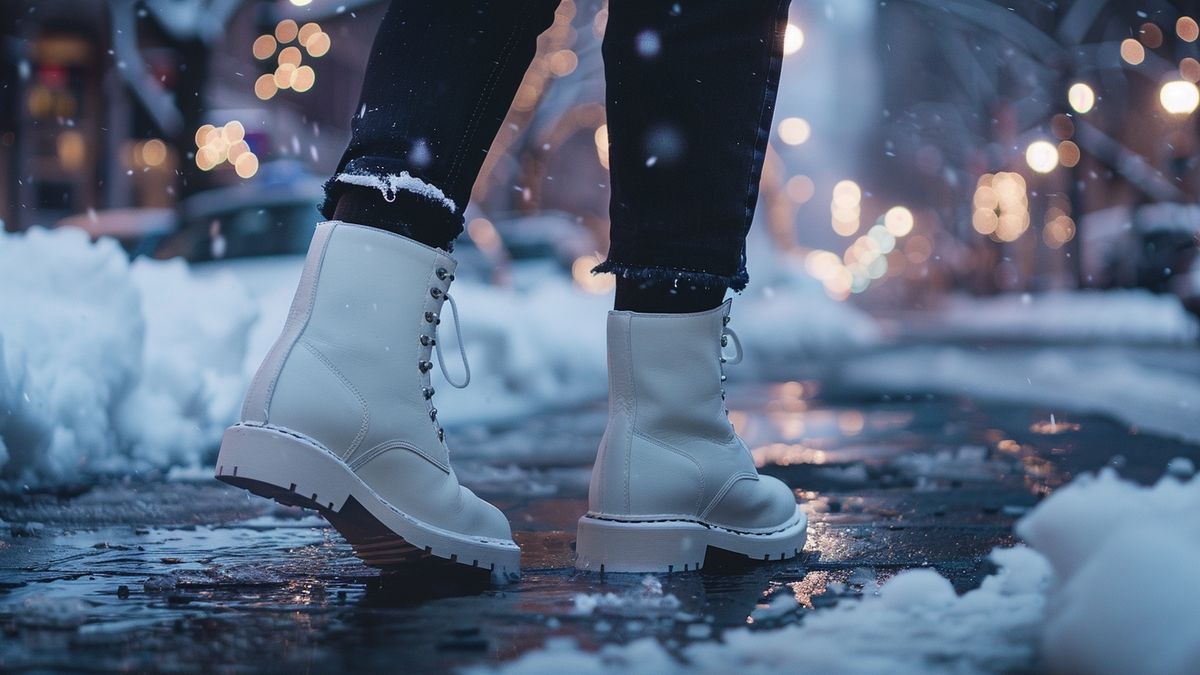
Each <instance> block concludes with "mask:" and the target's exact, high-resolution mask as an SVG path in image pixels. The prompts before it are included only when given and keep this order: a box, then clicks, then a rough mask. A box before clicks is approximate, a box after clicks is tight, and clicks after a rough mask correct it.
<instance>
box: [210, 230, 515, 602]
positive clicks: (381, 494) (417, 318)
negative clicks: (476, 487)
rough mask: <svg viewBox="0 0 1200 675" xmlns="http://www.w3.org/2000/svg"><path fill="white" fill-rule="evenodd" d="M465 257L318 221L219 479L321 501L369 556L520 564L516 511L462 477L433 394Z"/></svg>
mask: <svg viewBox="0 0 1200 675" xmlns="http://www.w3.org/2000/svg"><path fill="white" fill-rule="evenodd" d="M455 265H456V263H455V261H454V259H453V258H451V257H450V256H448V255H446V253H445V252H444V251H440V250H438V249H434V248H430V247H428V246H424V245H422V244H419V243H417V242H415V241H412V240H410V239H406V238H404V237H400V236H397V235H394V234H391V233H388V232H385V231H383V230H377V229H374V228H368V227H362V226H359V225H351V224H347V223H341V222H329V223H322V224H320V225H318V226H317V229H316V233H315V234H314V236H313V241H312V244H311V246H310V248H309V251H308V258H307V260H306V261H305V263H304V272H303V274H302V276H301V277H300V287H299V288H298V289H297V291H296V296H295V299H294V300H293V301H292V309H291V312H290V313H289V314H288V319H287V324H286V325H285V327H284V329H283V334H282V335H281V336H280V337H279V339H278V340H277V341H276V343H275V346H274V347H273V348H272V349H271V352H270V353H269V354H268V355H267V358H266V360H265V361H264V362H263V364H262V366H261V367H260V368H259V370H258V374H257V375H256V376H255V377H254V380H253V382H252V383H251V386H250V391H249V393H248V394H246V401H245V404H244V405H243V407H242V414H241V421H239V422H238V423H237V424H236V425H234V426H232V427H230V428H229V429H228V430H227V431H226V432H225V436H224V438H223V439H222V441H221V452H220V455H219V457H218V459H217V471H216V476H217V478H218V479H219V480H222V481H225V482H227V483H230V484H233V485H237V486H240V487H243V488H245V489H247V490H250V491H251V492H253V493H255V494H258V495H262V496H264V497H269V498H273V499H276V500H278V501H280V502H282V503H284V504H291V505H298V506H303V507H307V508H313V509H317V510H318V511H319V512H320V513H321V514H322V515H323V516H325V518H326V519H328V520H329V522H330V523H331V524H333V526H334V527H336V528H337V530H338V531H339V532H341V533H342V535H343V536H345V537H346V539H347V540H348V541H349V542H350V544H351V545H352V546H353V547H354V550H355V553H357V554H358V556H359V557H360V558H362V559H363V561H364V562H366V563H367V564H368V565H373V566H376V567H386V566H390V565H393V564H396V563H402V562H405V561H409V560H414V559H420V558H427V557H429V556H436V557H437V558H445V559H448V560H450V561H453V562H458V563H462V564H464V565H471V566H474V567H479V568H483V569H486V570H491V571H492V572H493V575H494V577H496V578H499V579H504V578H508V577H512V576H515V575H517V574H518V572H519V562H520V549H518V548H517V545H516V544H515V543H514V542H513V540H512V532H511V530H510V529H509V525H508V520H507V519H506V518H505V517H504V515H503V514H502V513H501V512H500V511H499V510H498V509H497V508H495V507H494V506H492V505H490V504H488V503H487V502H484V501H483V500H481V499H479V498H478V497H476V496H475V494H474V493H472V492H471V491H470V490H468V489H466V488H464V487H462V486H461V485H459V483H458V478H457V477H456V476H455V475H454V471H453V470H452V469H451V468H450V459H449V453H448V451H447V449H446V445H445V443H444V442H443V436H444V434H443V432H442V430H441V427H440V426H439V425H438V423H437V410H436V409H435V408H434V407H433V402H432V400H431V399H432V397H433V394H434V391H433V387H432V386H431V384H430V377H429V371H430V369H432V368H433V362H432V357H433V353H432V352H433V349H434V348H435V345H436V342H437V337H438V324H439V323H441V319H440V314H441V311H442V303H443V302H445V300H446V298H447V297H448V296H447V294H446V291H447V289H448V288H449V286H450V282H451V281H452V280H453V279H454V269H455ZM453 307H454V304H453V300H451V308H453ZM454 318H455V324H456V328H457V319H458V317H457V311H456V312H455V317H454ZM461 344H462V343H461V340H460V342H459V345H460V349H461ZM440 356H441V355H440V354H439V357H440ZM463 357H464V366H465V365H466V360H465V354H464V355H463ZM439 361H440V358H439ZM443 372H445V367H444V366H443ZM466 377H467V379H469V377H470V371H469V370H468V371H467V375H466ZM447 379H450V378H449V377H447ZM463 386H465V382H464V385H463Z"/></svg>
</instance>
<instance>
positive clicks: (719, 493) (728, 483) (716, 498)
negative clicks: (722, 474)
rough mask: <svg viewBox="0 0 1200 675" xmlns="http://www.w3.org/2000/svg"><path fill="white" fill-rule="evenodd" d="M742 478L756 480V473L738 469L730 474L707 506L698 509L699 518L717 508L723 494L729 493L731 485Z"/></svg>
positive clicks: (705, 516)
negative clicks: (738, 470) (700, 509)
mask: <svg viewBox="0 0 1200 675" xmlns="http://www.w3.org/2000/svg"><path fill="white" fill-rule="evenodd" d="M743 480H754V481H757V480H758V474H756V473H747V472H745V471H740V472H738V473H735V474H733V475H732V476H730V477H729V480H727V481H725V484H724V485H722V486H721V489H720V490H717V494H716V495H715V496H714V497H713V498H712V499H711V500H710V501H709V502H708V506H707V507H705V508H704V510H703V511H700V518H702V519H703V518H707V517H708V516H709V514H710V513H712V510H713V509H715V508H717V504H720V503H721V500H722V499H724V498H725V495H727V494H729V491H730V490H732V489H733V486H734V485H735V484H737V483H738V482H739V481H743Z"/></svg>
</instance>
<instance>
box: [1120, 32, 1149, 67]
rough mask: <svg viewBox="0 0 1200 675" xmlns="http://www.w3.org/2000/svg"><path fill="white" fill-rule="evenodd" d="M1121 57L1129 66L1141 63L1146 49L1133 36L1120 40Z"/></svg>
mask: <svg viewBox="0 0 1200 675" xmlns="http://www.w3.org/2000/svg"><path fill="white" fill-rule="evenodd" d="M1121 58H1122V59H1123V60H1124V61H1125V63H1128V64H1129V65H1131V66H1137V65H1141V63H1142V61H1145V60H1146V49H1145V48H1144V47H1142V43H1141V42H1138V41H1137V40H1135V39H1133V38H1127V39H1125V40H1123V41H1122V42H1121Z"/></svg>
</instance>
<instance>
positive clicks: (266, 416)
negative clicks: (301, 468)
mask: <svg viewBox="0 0 1200 675" xmlns="http://www.w3.org/2000/svg"><path fill="white" fill-rule="evenodd" d="M455 266H456V263H455V261H454V259H453V258H450V257H449V256H448V255H446V254H445V253H444V252H442V251H439V250H437V249H433V248H430V247H427V246H424V245H422V244H419V243H417V242H414V241H412V240H410V239H406V238H404V237H400V236H398V235H394V234H390V233H388V232H384V231H382V230H377V229H374V228H368V227H362V226H358V225H350V224H346V223H340V222H327V223H322V224H320V225H318V226H317V229H316V232H315V233H314V235H313V241H312V244H311V245H310V247H309V252H308V256H307V258H306V260H305V263H304V271H303V273H302V274H301V279H300V284H299V286H298V288H297V291H296V295H295V298H294V299H293V302H292V307H291V311H290V312H289V314H288V319H287V323H286V324H285V327H284V330H283V333H282V335H281V336H280V337H279V339H278V340H277V341H276V343H275V345H274V346H273V347H272V349H271V352H270V353H269V354H268V356H267V358H266V360H265V361H264V363H263V365H262V366H261V367H260V368H259V371H258V373H257V374H256V375H255V377H254V380H253V381H252V383H251V387H250V390H249V392H248V393H247V396H246V399H245V403H244V405H243V408H242V420H243V421H245V422H253V423H260V424H271V425H278V426H283V427H287V428H289V429H293V430H296V431H300V432H301V433H305V434H308V435H309V436H311V437H312V438H314V439H316V440H318V441H319V442H321V443H322V444H324V445H326V446H327V447H328V448H329V449H330V451H332V452H334V453H335V454H338V455H339V456H343V457H345V458H346V459H349V458H350V457H351V456H352V455H354V453H355V452H356V451H359V450H367V449H370V448H372V447H374V446H375V445H376V444H377V443H380V442H384V441H393V440H396V439H397V438H399V439H402V440H405V441H408V442H411V443H412V444H413V445H414V446H416V447H420V448H426V449H435V452H436V454H437V455H438V457H437V458H436V459H438V460H444V457H443V456H444V454H445V452H444V444H443V443H442V442H441V439H440V438H439V434H438V428H437V426H436V424H434V423H433V421H432V420H431V419H430V417H429V415H430V413H431V411H432V404H431V403H430V402H429V400H428V399H427V397H426V396H425V395H424V392H425V391H427V390H428V389H429V388H430V385H429V369H430V368H432V354H431V351H432V345H433V334H434V333H435V330H436V325H437V323H438V322H439V321H440V316H439V315H440V313H441V309H442V304H443V302H444V301H445V289H446V288H447V287H448V285H449V279H452V278H453V273H454V269H455ZM396 411H408V412H409V413H411V414H399V415H398V414H397V413H396ZM408 417H412V419H407V418H408ZM347 418H349V419H354V420H357V421H358V422H359V423H358V424H357V425H354V426H353V433H348V432H346V431H345V428H346V426H345V424H344V423H342V422H341V421H340V420H344V419H347ZM400 418H405V419H400Z"/></svg>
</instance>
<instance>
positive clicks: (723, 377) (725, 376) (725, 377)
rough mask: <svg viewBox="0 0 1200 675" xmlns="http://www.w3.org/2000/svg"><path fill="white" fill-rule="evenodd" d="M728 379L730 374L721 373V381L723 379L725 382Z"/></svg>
mask: <svg viewBox="0 0 1200 675" xmlns="http://www.w3.org/2000/svg"><path fill="white" fill-rule="evenodd" d="M728 379H729V376H728V375H726V374H724V373H721V381H722V382H724V381H725V380H728Z"/></svg>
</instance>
